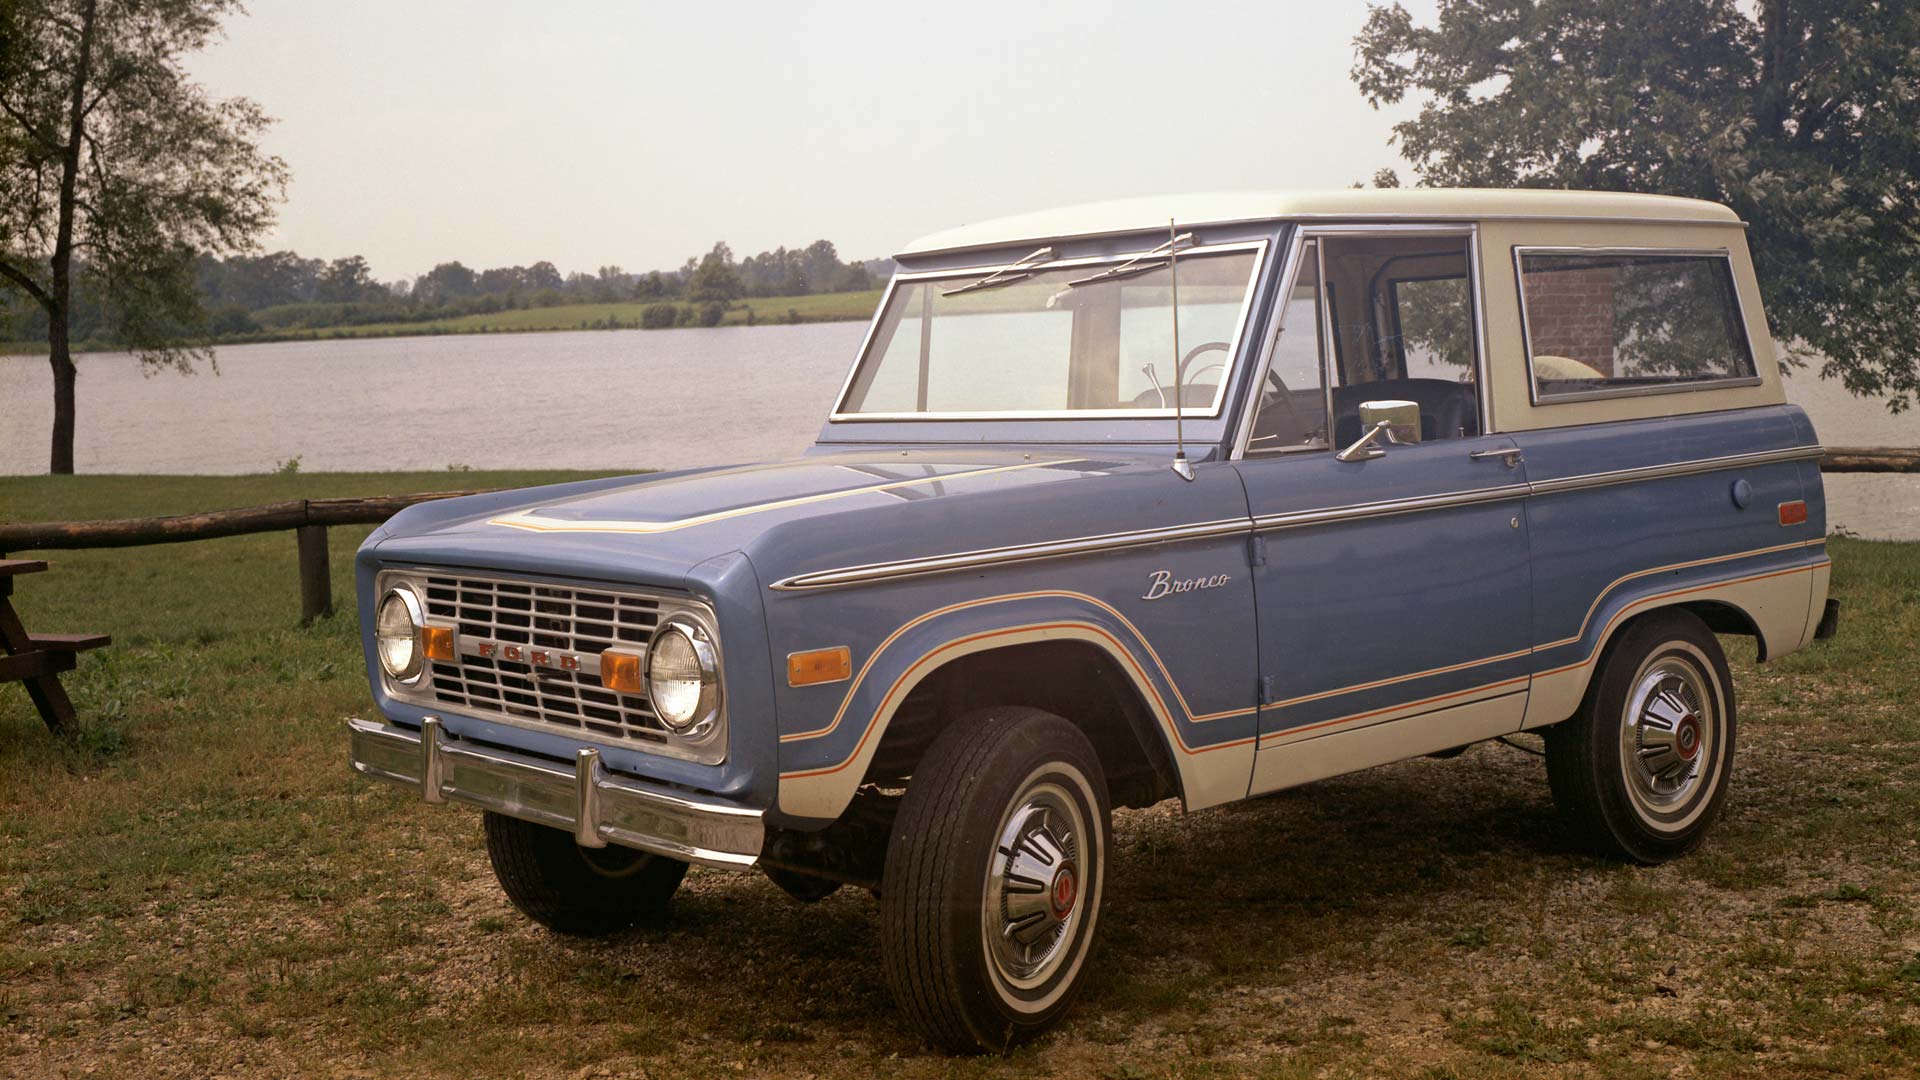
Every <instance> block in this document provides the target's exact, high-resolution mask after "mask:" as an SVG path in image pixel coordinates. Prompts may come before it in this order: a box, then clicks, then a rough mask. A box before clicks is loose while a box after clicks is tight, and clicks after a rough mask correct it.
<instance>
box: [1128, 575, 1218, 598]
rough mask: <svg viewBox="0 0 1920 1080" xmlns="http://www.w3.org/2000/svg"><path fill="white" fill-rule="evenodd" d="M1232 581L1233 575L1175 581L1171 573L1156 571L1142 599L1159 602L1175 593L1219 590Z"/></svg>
mask: <svg viewBox="0 0 1920 1080" xmlns="http://www.w3.org/2000/svg"><path fill="white" fill-rule="evenodd" d="M1232 580H1233V576H1232V575H1231V574H1215V575H1214V576H1212V577H1196V578H1186V579H1184V580H1175V578H1174V576H1173V573H1172V572H1171V571H1168V570H1155V571H1154V572H1153V573H1152V574H1151V575H1149V576H1148V579H1147V591H1146V592H1145V593H1144V594H1142V595H1141V597H1140V599H1142V600H1158V599H1160V598H1161V597H1163V596H1171V595H1173V594H1174V593H1183V592H1194V591H1197V590H1199V589H1217V588H1219V587H1220V586H1222V585H1225V584H1226V583H1227V582H1229V581H1232Z"/></svg>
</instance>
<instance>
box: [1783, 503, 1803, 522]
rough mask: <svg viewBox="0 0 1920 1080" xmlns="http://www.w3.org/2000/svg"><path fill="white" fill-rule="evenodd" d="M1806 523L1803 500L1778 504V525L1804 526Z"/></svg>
mask: <svg viewBox="0 0 1920 1080" xmlns="http://www.w3.org/2000/svg"><path fill="white" fill-rule="evenodd" d="M1806 521H1807V502H1806V500H1805V499H1795V500H1793V501H1792V502H1783V503H1781V504H1780V524H1782V525H1804V524H1806Z"/></svg>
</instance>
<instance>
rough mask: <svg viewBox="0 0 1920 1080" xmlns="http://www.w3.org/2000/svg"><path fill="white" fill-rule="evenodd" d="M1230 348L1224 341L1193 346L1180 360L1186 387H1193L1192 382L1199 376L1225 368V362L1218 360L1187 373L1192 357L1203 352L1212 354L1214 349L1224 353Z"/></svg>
mask: <svg viewBox="0 0 1920 1080" xmlns="http://www.w3.org/2000/svg"><path fill="white" fill-rule="evenodd" d="M1230 348H1232V346H1231V345H1228V344H1227V343H1226V342H1224V341H1209V342H1206V343H1205V344H1202V345H1195V346H1194V347H1193V348H1191V349H1188V350H1187V355H1185V356H1183V357H1181V358H1180V370H1181V371H1182V372H1183V373H1185V375H1186V380H1187V385H1189V386H1191V385H1193V380H1194V379H1195V378H1198V377H1199V376H1201V375H1205V374H1206V373H1207V372H1209V371H1214V370H1216V369H1219V368H1223V367H1226V366H1227V362H1226V361H1225V360H1219V361H1216V362H1214V363H1211V364H1208V365H1207V366H1206V367H1203V368H1201V369H1200V370H1199V371H1188V370H1187V365H1188V364H1191V363H1193V358H1194V357H1196V356H1199V355H1200V354H1201V353H1203V352H1212V351H1214V350H1216V349H1217V350H1219V351H1220V352H1226V351H1227V350H1228V349H1230Z"/></svg>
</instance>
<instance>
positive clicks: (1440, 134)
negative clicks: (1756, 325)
mask: <svg viewBox="0 0 1920 1080" xmlns="http://www.w3.org/2000/svg"><path fill="white" fill-rule="evenodd" d="M1749 12H1752V14H1749ZM1355 46H1356V54H1355V61H1354V66H1353V72H1352V74H1353V79H1354V81H1355V82H1356V83H1357V84H1358V86H1359V87H1360V90H1361V92H1362V93H1363V94H1365V95H1366V97H1367V99H1368V101H1370V102H1371V103H1372V104H1374V105H1375V106H1376V107H1378V106H1381V105H1391V104H1397V103H1399V102H1401V101H1403V100H1407V99H1410V98H1411V99H1414V100H1418V101H1420V102H1421V107H1420V111H1419V112H1418V113H1417V114H1416V115H1415V116H1414V117H1413V118H1412V119H1409V120H1405V121H1402V122H1401V123H1399V124H1396V125H1395V127H1394V133H1395V140H1396V142H1397V143H1398V144H1399V147H1400V149H1401V151H1402V152H1403V153H1404V154H1405V155H1406V157H1407V158H1408V160H1410V161H1411V162H1412V163H1413V167H1414V171H1415V172H1416V174H1417V175H1418V177H1419V179H1420V181H1421V182H1422V183H1425V184H1433V185H1440V186H1486V187H1513V186H1525V187H1564V188H1592V189H1599V190H1615V191H1644V192H1657V193H1660V194H1666V195H1684V196H1692V197H1695V198H1703V199H1711V200H1714V201H1716V202H1723V203H1726V204H1727V205H1729V206H1731V207H1733V208H1734V210H1735V211H1736V212H1738V213H1739V214H1740V216H1741V217H1742V218H1744V219H1745V220H1746V221H1747V222H1748V223H1749V225H1750V228H1749V231H1748V237H1747V239H1748V243H1749V245H1750V246H1751V248H1752V251H1753V257H1754V262H1755V264H1756V267H1757V269H1758V271H1759V276H1760V283H1761V290H1762V292H1763V294H1764V299H1765V301H1766V306H1767V312H1768V317H1769V319H1770V320H1771V322H1772V329H1773V331H1774V334H1775V336H1776V337H1778V338H1780V339H1781V340H1782V341H1783V342H1784V343H1786V345H1787V346H1788V348H1789V349H1790V350H1791V352H1792V353H1793V354H1794V356H1795V357H1796V358H1800V359H1804V358H1806V357H1808V356H1811V355H1817V356H1820V357H1824V369H1823V372H1822V373H1823V374H1824V375H1826V376H1829V377H1837V378H1839V379H1841V380H1843V382H1844V383H1845V385H1846V386H1847V388H1848V389H1849V390H1852V391H1853V392H1855V393H1858V394H1877V395H1883V396H1884V397H1885V398H1886V399H1887V403H1888V406H1889V407H1890V408H1892V409H1893V410H1895V411H1899V410H1901V409H1904V408H1907V407H1910V406H1912V405H1914V404H1920V349H1916V348H1915V346H1914V342H1916V341H1920V5H1916V4H1908V3H1889V2H1885V0H1759V2H1758V3H1757V4H1751V3H1736V2H1734V0H1440V4H1439V10H1438V13H1437V16H1436V18H1435V20H1434V22H1433V23H1432V25H1424V24H1417V23H1416V22H1415V21H1414V19H1413V17H1412V16H1411V15H1409V14H1408V13H1407V11H1406V9H1405V8H1403V7H1401V6H1400V5H1399V4H1398V3H1395V4H1392V5H1389V6H1376V7H1373V8H1371V9H1370V13H1369V16H1368V19H1367V22H1366V25H1365V27H1364V28H1363V30H1362V31H1361V33H1360V35H1359V37H1358V38H1357V39H1356V41H1355ZM1379 181H1385V182H1388V183H1391V182H1393V178H1392V177H1390V176H1385V177H1380V178H1377V182H1379Z"/></svg>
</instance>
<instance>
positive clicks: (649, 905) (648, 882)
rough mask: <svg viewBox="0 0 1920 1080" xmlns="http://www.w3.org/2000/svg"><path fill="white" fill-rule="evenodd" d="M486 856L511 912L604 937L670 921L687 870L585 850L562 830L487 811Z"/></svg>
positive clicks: (611, 851) (654, 859)
mask: <svg viewBox="0 0 1920 1080" xmlns="http://www.w3.org/2000/svg"><path fill="white" fill-rule="evenodd" d="M486 833H487V856H488V858H490V859H491V860H492V861H493V875H494V877H496V878H498V879H499V881H500V888H501V890H502V891H504V892H505V893H506V894H507V899H508V900H510V901H512V902H513V906H514V907H516V908H519V909H520V912H521V914H523V915H525V916H526V917H527V918H529V919H532V920H533V921H534V922H537V923H539V924H540V925H542V926H544V927H546V928H547V929H549V930H553V931H555V932H557V933H561V934H573V935H578V936H581V937H599V936H602V935H605V934H611V933H614V932H616V931H619V930H624V929H626V928H627V927H629V926H633V925H634V924H636V923H649V922H658V921H660V920H662V919H664V918H665V917H666V914H667V907H668V904H669V902H670V901H671V900H672V899H673V894H674V891H675V890H676V889H678V888H679V887H680V879H681V878H682V877H685V876H686V873H687V864H686V863H683V862H680V861H679V860H677V859H669V858H665V857H664V856H660V855H650V854H648V853H647V852H644V851H635V850H633V849H632V848H623V847H604V848H583V847H581V846H580V845H579V844H576V843H574V841H573V836H572V834H570V833H565V832H562V831H560V830H559V829H551V828H548V827H547V826H545V825H535V824H533V823H532V822H530V821H521V820H520V819H519V818H510V817H507V816H506V815H504V814H496V813H493V812H492V811H488V812H487V815H486Z"/></svg>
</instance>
